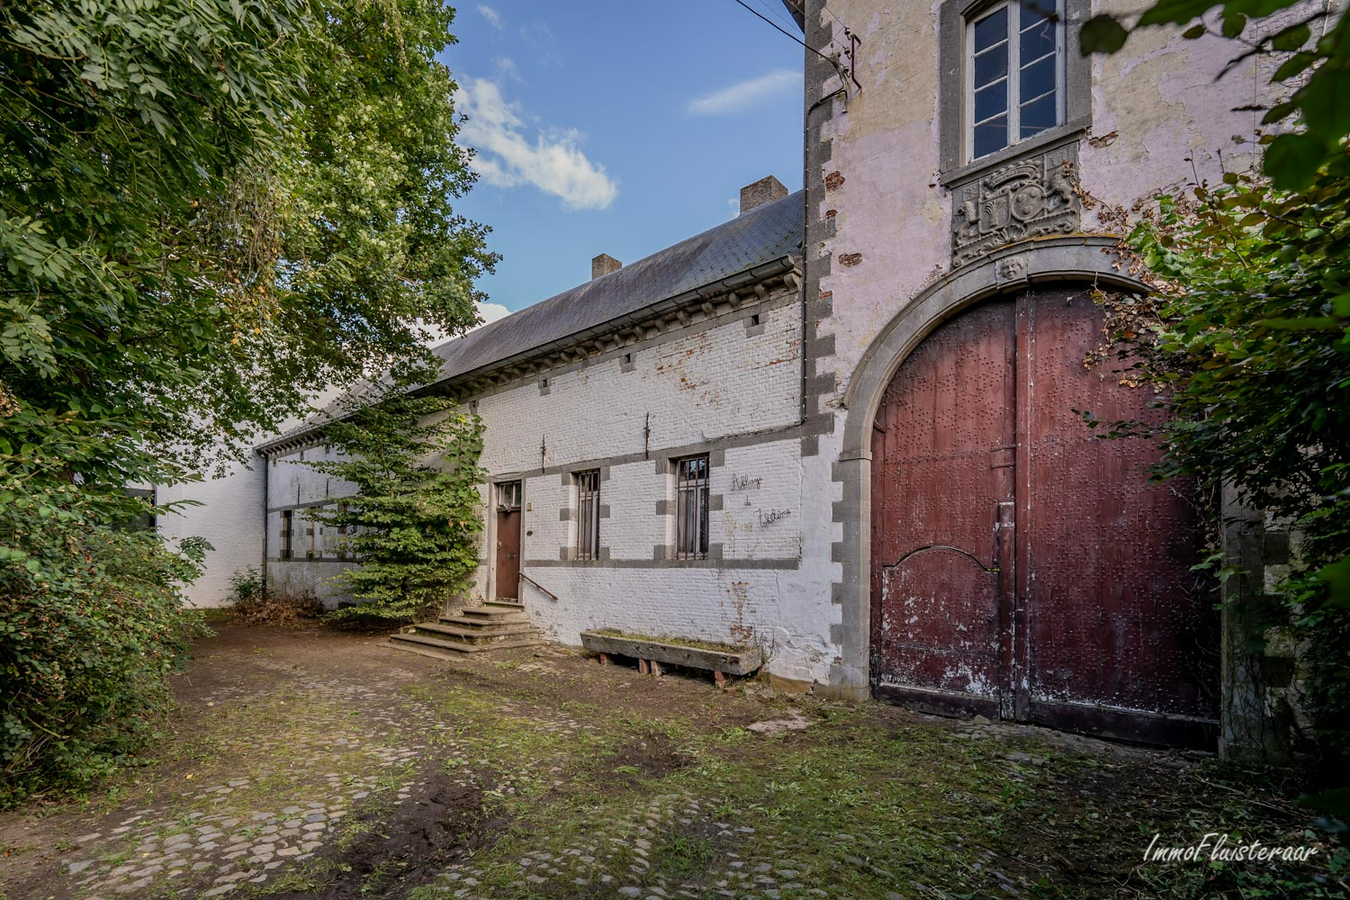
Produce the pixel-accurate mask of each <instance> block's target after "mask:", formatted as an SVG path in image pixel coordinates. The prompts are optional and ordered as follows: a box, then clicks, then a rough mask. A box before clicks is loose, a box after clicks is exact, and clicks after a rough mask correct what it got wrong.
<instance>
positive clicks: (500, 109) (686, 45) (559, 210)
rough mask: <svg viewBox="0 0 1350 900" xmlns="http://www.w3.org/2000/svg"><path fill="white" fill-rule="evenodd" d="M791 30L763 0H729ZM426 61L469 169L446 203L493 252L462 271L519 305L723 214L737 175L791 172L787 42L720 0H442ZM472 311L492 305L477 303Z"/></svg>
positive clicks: (797, 56) (798, 160) (797, 175)
mask: <svg viewBox="0 0 1350 900" xmlns="http://www.w3.org/2000/svg"><path fill="white" fill-rule="evenodd" d="M747 2H748V3H750V5H751V6H754V7H756V8H757V9H759V10H760V11H761V12H763V13H764V14H765V15H766V16H769V17H770V18H773V19H774V20H775V21H778V22H779V23H780V24H782V25H783V26H784V27H785V28H789V30H793V27H794V26H790V21H791V20H790V19H788V17H787V13H786V10H784V9H783V7H782V4H781V2H779V0H747ZM456 9H457V11H458V12H457V15H456V17H455V22H454V25H453V26H452V30H453V31H454V33H455V35H456V36H457V37H458V38H459V43H458V44H456V45H453V46H451V47H450V48H449V49H447V50H446V51H445V52H444V53H443V54H442V57H441V58H442V61H443V62H445V63H446V65H448V66H449V67H450V71H451V73H452V74H453V75H454V77H455V80H456V81H457V82H458V83H459V85H460V93H459V95H458V102H457V106H458V108H459V110H460V111H461V112H464V113H467V114H468V115H469V116H470V119H469V121H468V122H467V123H466V124H465V126H464V129H463V131H462V132H461V134H460V142H461V143H463V144H467V145H469V146H471V147H474V148H475V149H476V150H477V151H478V158H477V160H476V161H475V168H477V169H478V170H479V172H480V176H481V177H480V178H479V181H478V184H477V185H476V186H475V187H474V189H473V190H472V191H471V192H470V193H469V195H468V196H467V197H465V198H463V199H462V200H460V202H459V204H458V207H457V208H458V210H459V211H460V212H462V213H464V214H465V215H467V216H469V217H470V218H472V219H475V220H477V221H479V222H482V223H484V224H486V225H490V226H492V228H493V233H492V235H491V236H490V238H489V244H490V246H491V248H492V249H493V250H496V251H497V252H498V253H501V254H502V255H503V257H504V258H503V259H502V261H501V263H500V264H499V265H498V267H497V272H496V274H494V275H490V276H488V277H486V278H484V279H483V280H482V281H481V282H480V287H482V288H483V289H484V290H485V291H487V293H488V294H489V300H490V302H491V303H492V304H498V305H501V306H504V307H506V309H508V310H512V311H514V310H517V309H522V308H524V307H526V306H529V305H531V304H533V303H537V302H538V301H540V300H543V299H545V298H547V297H551V296H552V295H554V294H556V293H558V292H560V291H564V290H566V289H568V288H570V287H573V286H574V285H577V284H579V283H581V282H583V281H585V280H587V279H589V278H590V274H591V272H590V261H591V257H593V256H595V255H597V254H600V253H608V254H609V255H611V256H613V257H616V258H618V259H620V260H622V261H623V262H625V263H631V262H635V261H637V260H638V259H641V258H642V257H644V256H647V255H649V254H651V253H654V252H656V251H657V250H660V249H662V248H664V247H668V246H670V245H671V244H674V243H676V242H677V241H680V240H682V239H683V238H686V237H689V236H692V235H694V234H697V233H699V232H701V231H705V230H707V229H708V228H711V227H713V226H714V225H717V224H718V223H720V222H723V221H726V220H727V219H729V218H731V217H732V216H734V215H735V212H736V210H735V199H736V198H737V196H738V194H739V191H740V188H741V186H742V185H745V184H749V183H750V182H752V181H756V180H758V179H759V178H762V177H763V176H765V175H776V176H777V177H778V178H779V179H780V180H781V181H782V182H783V183H784V184H785V185H787V187H788V189H789V190H797V189H798V188H799V187H800V186H801V179H802V133H801V104H802V83H801V69H802V52H803V51H802V48H801V47H800V46H799V45H797V44H795V43H793V42H792V41H791V40H789V39H788V38H786V37H784V36H783V35H782V34H779V33H778V32H776V31H774V30H773V29H772V28H771V27H769V26H768V25H767V24H765V23H764V22H762V21H760V20H759V19H757V18H755V17H754V16H752V15H751V14H750V13H748V12H746V11H745V10H744V9H743V8H741V7H740V6H739V5H737V4H736V3H735V2H734V0H683V2H680V3H657V2H651V0H623V2H618V0H615V2H611V0H586V2H558V0H554V2H536V0H493V2H489V3H482V4H479V3H473V2H467V3H464V4H462V5H460V6H457V7H456ZM484 312H485V315H487V316H488V317H489V318H491V317H494V316H495V315H496V314H499V313H500V311H499V310H495V309H490V310H485V311H484Z"/></svg>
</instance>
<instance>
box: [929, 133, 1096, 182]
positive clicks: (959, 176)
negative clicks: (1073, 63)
mask: <svg viewBox="0 0 1350 900" xmlns="http://www.w3.org/2000/svg"><path fill="white" fill-rule="evenodd" d="M1087 129H1088V122H1087V121H1085V120H1082V119H1080V120H1077V121H1074V122H1068V123H1066V124H1064V125H1060V126H1058V127H1056V128H1052V129H1050V130H1049V131H1043V132H1041V133H1040V134H1038V135H1036V136H1035V137H1034V138H1028V139H1027V140H1025V141H1022V142H1021V143H1018V144H1013V145H1012V146H1011V147H1004V148H1003V149H1002V150H999V151H998V152H996V153H991V154H989V155H988V156H982V157H980V158H979V159H977V160H975V161H974V162H970V163H966V164H965V165H964V166H958V167H957V168H955V169H952V170H951V171H948V172H942V173H940V174H939V175H938V184H941V185H942V186H943V187H944V188H951V187H953V186H955V185H958V184H965V183H966V182H970V181H974V180H975V179H976V178H978V177H979V176H980V175H983V174H984V173H985V172H987V171H989V170H990V169H996V168H998V167H999V166H1003V165H1007V164H1008V163H1010V162H1016V161H1017V160H1019V159H1021V158H1023V157H1026V156H1034V155H1036V154H1038V153H1043V152H1045V151H1046V150H1047V149H1050V148H1053V147H1056V146H1060V145H1063V144H1069V143H1072V142H1074V141H1077V140H1079V139H1081V138H1082V137H1083V134H1084V133H1085V132H1086V131H1087Z"/></svg>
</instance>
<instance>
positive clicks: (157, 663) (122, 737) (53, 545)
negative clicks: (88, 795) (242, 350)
mask: <svg viewBox="0 0 1350 900" xmlns="http://www.w3.org/2000/svg"><path fill="white" fill-rule="evenodd" d="M94 506H101V507H102V509H94V508H93V507H94ZM0 507H3V508H4V509H5V515H4V517H3V519H0V680H2V681H3V683H4V690H3V691H0V808H3V807H6V806H10V805H13V804H14V803H16V802H17V801H19V800H21V799H23V798H24V797H27V796H29V795H32V794H34V793H39V792H44V791H48V790H63V789H80V788H83V787H85V786H87V785H88V784H89V783H90V782H91V781H92V780H93V779H95V778H97V777H99V776H102V775H105V774H107V773H108V772H110V771H111V770H112V769H113V768H115V767H116V766H117V765H118V763H120V762H123V761H125V760H127V759H129V758H130V757H131V756H132V754H134V753H135V751H136V750H138V749H139V748H140V747H142V746H143V745H144V743H145V742H146V741H147V740H148V739H149V737H150V736H151V735H152V734H153V732H154V730H155V724H156V721H157V720H158V719H159V718H160V717H161V716H162V714H163V713H164V712H166V711H167V709H168V708H169V705H170V702H171V698H172V695H171V691H170V688H169V685H168V681H167V678H166V676H167V675H169V674H170V673H171V672H173V671H174V670H175V669H176V668H177V667H178V666H179V665H180V664H181V663H182V661H183V660H184V659H185V658H186V655H187V639H188V638H189V637H191V636H192V635H193V634H194V633H195V632H196V631H197V630H199V629H201V628H202V626H201V624H200V619H199V618H198V617H197V616H196V615H195V614H194V613H192V612H191V611H189V610H186V609H185V608H184V607H183V604H182V596H181V593H180V585H181V584H182V583H183V582H185V581H190V580H192V579H193V578H195V577H196V576H197V575H198V574H200V571H201V570H200V562H201V559H202V557H203V555H204V554H205V552H206V550H207V549H208V545H207V544H206V542H205V541H203V540H201V539H200V538H196V539H188V540H185V541H183V542H182V546H181V550H180V552H178V553H174V552H170V551H168V550H167V549H165V547H164V546H163V544H162V543H161V542H160V540H159V537H158V535H156V534H155V533H154V532H153V531H137V530H131V529H130V528H129V527H127V525H128V523H129V522H130V521H131V519H132V518H133V517H134V516H135V515H144V513H145V512H146V511H147V510H146V504H145V502H144V501H137V500H132V499H129V498H126V497H123V496H119V494H118V493H109V494H106V495H100V494H97V493H92V492H88V489H87V486H77V485H75V484H73V483H70V482H65V483H62V482H56V483H51V482H46V483H43V482H37V483H35V482H33V481H31V480H29V481H24V480H23V479H20V478H18V477H17V476H5V477H4V478H3V480H0ZM118 509H121V510H123V511H124V515H122V516H120V517H119V516H118V515H116V514H115V512H116V510H118ZM100 520H102V521H105V522H106V521H111V522H113V523H121V527H119V526H118V525H117V524H114V525H112V526H109V525H107V524H94V523H95V522H97V521H100Z"/></svg>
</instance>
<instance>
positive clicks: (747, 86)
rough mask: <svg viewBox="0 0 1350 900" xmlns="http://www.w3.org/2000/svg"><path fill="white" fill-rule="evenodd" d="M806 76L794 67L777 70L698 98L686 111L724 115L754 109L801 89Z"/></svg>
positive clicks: (693, 113)
mask: <svg viewBox="0 0 1350 900" xmlns="http://www.w3.org/2000/svg"><path fill="white" fill-rule="evenodd" d="M801 87H802V75H801V73H800V72H797V71H793V70H792V69H774V70H773V71H772V72H770V73H769V74H767V75H761V76H760V77H758V78H751V79H750V80H749V81H742V82H739V83H737V84H733V85H731V86H730V87H724V88H722V89H721V90H720V91H714V92H712V93H711V94H705V95H704V96H702V97H695V98H694V99H693V100H690V101H689V105H688V107H686V110H687V111H688V113H689V114H690V115H693V116H724V115H727V114H729V113H737V112H744V111H746V110H748V109H753V108H754V107H756V106H758V105H759V104H761V103H763V102H764V101H765V100H768V99H769V98H770V97H773V96H775V95H778V94H781V93H786V92H787V91H789V90H791V89H793V88H796V89H797V91H799V92H800V91H801Z"/></svg>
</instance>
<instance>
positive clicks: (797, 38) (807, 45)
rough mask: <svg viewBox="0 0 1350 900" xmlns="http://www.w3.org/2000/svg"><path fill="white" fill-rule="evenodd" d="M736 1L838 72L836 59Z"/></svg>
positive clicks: (738, 0)
mask: <svg viewBox="0 0 1350 900" xmlns="http://www.w3.org/2000/svg"><path fill="white" fill-rule="evenodd" d="M736 2H737V3H738V4H740V5H741V6H743V7H744V8H745V9H746V10H747V11H748V12H750V14H751V15H754V16H757V17H758V18H760V19H763V20H764V21H765V22H768V23H769V25H771V26H772V27H773V28H774V29H776V30H778V31H780V32H782V33H783V34H786V35H787V36H788V37H790V38H791V39H792V40H794V41H796V42H797V43H798V44H801V45H802V46H803V47H805V48H806V49H807V50H810V51H811V52H812V53H814V54H815V55H816V56H819V57H820V58H821V59H823V60H825V61H826V62H827V63H829V64H830V65H831V66H833V67H834V70H835V71H836V72H839V63H838V62H837V61H835V60H833V59H830V57H828V56H826V55H825V54H824V53H821V52H820V51H819V50H817V49H816V48H815V47H812V46H811V45H810V44H808V43H806V41H804V40H802V39H801V38H799V37H797V36H796V35H795V34H792V33H791V32H789V31H785V30H784V29H783V27H782V26H780V25H779V24H778V23H777V22H775V21H774V20H773V19H770V18H769V17H768V16H766V15H764V13H762V12H760V11H759V10H757V9H755V8H754V7H753V6H750V5H749V4H748V3H746V2H745V0H736ZM839 77H841V78H842V77H843V73H842V72H840V73H839Z"/></svg>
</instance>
